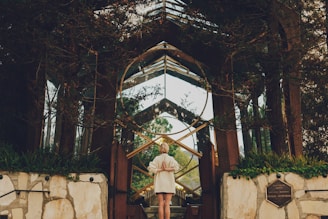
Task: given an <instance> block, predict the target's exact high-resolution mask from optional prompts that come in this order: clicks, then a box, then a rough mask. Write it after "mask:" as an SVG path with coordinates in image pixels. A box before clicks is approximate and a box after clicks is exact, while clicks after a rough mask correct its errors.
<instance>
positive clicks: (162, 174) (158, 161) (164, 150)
mask: <svg viewBox="0 0 328 219" xmlns="http://www.w3.org/2000/svg"><path fill="white" fill-rule="evenodd" d="M159 152H160V153H161V154H160V155H158V156H156V157H155V158H154V160H153V161H151V162H150V163H149V166H148V170H149V172H151V173H153V174H155V176H154V191H155V194H156V195H157V198H158V216H159V219H164V215H165V219H169V218H170V214H171V211H170V203H171V199H172V196H173V195H174V194H175V177H174V172H176V171H178V170H179V167H180V166H179V164H178V162H177V161H176V160H175V159H174V158H173V157H172V156H170V155H168V152H169V145H168V144H167V143H165V142H164V143H162V144H161V145H160V146H159Z"/></svg>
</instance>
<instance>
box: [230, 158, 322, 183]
mask: <svg viewBox="0 0 328 219" xmlns="http://www.w3.org/2000/svg"><path fill="white" fill-rule="evenodd" d="M279 172H292V173H296V174H299V175H300V176H302V177H304V178H312V177H316V176H327V173H328V163H326V162H325V161H321V160H318V159H316V158H312V157H307V156H303V157H291V156H289V155H277V154H275V153H268V154H256V153H251V154H250V155H249V156H247V157H245V158H241V159H240V161H239V163H238V165H237V168H236V169H234V170H232V171H231V172H230V173H229V174H230V175H231V176H233V177H240V176H244V177H246V178H247V179H250V178H254V177H256V176H258V175H260V174H267V175H269V174H271V173H279Z"/></svg>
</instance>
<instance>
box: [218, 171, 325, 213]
mask: <svg viewBox="0 0 328 219" xmlns="http://www.w3.org/2000/svg"><path fill="white" fill-rule="evenodd" d="M277 180H280V181H282V182H284V183H286V184H287V185H289V186H290V187H291V199H290V201H289V202H288V203H286V204H285V205H283V206H280V207H278V206H277V205H275V204H273V203H271V202H270V200H268V197H267V188H268V186H269V185H271V184H272V183H274V182H276V181H277ZM325 190H328V178H326V177H322V176H320V177H314V178H311V179H304V178H302V177H300V176H299V175H297V174H294V173H280V174H270V175H260V176H258V177H256V178H254V179H249V180H247V179H246V178H244V177H240V178H239V177H237V178H236V179H234V178H233V177H231V176H229V175H228V174H225V175H224V177H223V180H222V183H221V206H220V207H221V219H320V218H326V217H324V216H328V191H325Z"/></svg>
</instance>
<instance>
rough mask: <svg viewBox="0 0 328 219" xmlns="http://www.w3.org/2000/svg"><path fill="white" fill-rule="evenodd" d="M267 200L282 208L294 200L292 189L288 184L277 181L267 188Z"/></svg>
mask: <svg viewBox="0 0 328 219" xmlns="http://www.w3.org/2000/svg"><path fill="white" fill-rule="evenodd" d="M266 198H267V201H269V202H271V203H272V204H274V205H276V206H277V207H279V208H280V207H282V206H284V205H286V204H288V203H289V202H290V201H291V200H292V188H291V186H289V185H288V184H287V183H284V182H282V181H281V180H277V181H275V182H273V183H272V184H270V185H269V186H268V187H267V194H266Z"/></svg>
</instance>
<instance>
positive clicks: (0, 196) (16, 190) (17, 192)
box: [0, 189, 50, 198]
mask: <svg viewBox="0 0 328 219" xmlns="http://www.w3.org/2000/svg"><path fill="white" fill-rule="evenodd" d="M13 192H16V194H17V195H19V194H20V193H21V192H42V193H48V194H50V191H47V190H26V189H14V190H12V191H10V192H7V193H5V194H2V195H0V198H2V197H5V196H7V195H9V194H11V193H13Z"/></svg>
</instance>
